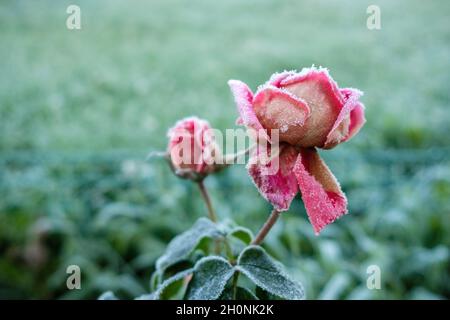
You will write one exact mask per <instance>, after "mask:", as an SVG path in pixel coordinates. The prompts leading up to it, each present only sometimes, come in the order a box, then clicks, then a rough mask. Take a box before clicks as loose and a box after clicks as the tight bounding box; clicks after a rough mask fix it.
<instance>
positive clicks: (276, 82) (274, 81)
mask: <svg viewBox="0 0 450 320" xmlns="http://www.w3.org/2000/svg"><path fill="white" fill-rule="evenodd" d="M293 75H295V71H284V72H280V73H274V74H273V75H272V76H271V77H270V79H269V81H267V83H266V85H272V86H274V87H277V88H279V87H280V84H281V81H283V80H284V79H286V78H287V77H290V76H293Z"/></svg>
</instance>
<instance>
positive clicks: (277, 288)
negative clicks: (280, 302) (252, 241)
mask: <svg viewBox="0 0 450 320" xmlns="http://www.w3.org/2000/svg"><path fill="white" fill-rule="evenodd" d="M236 269H237V270H239V271H240V272H242V273H243V274H244V275H245V276H247V277H248V278H249V279H250V280H252V281H253V282H254V283H255V284H256V285H257V286H259V287H261V288H263V289H264V290H266V291H268V292H270V293H272V294H274V295H277V296H279V297H281V298H284V299H289V300H299V299H303V298H304V296H305V293H304V290H303V287H302V285H301V284H300V283H298V282H295V281H293V280H292V279H291V278H290V277H289V276H288V275H287V274H286V272H285V271H284V270H283V268H282V267H281V265H280V264H279V263H277V262H276V261H274V260H273V259H272V258H271V257H270V256H269V255H268V254H267V253H266V252H265V251H264V249H263V248H261V247H258V246H250V247H247V248H246V249H245V250H244V251H242V253H241V255H240V256H239V259H238V264H237V266H236Z"/></svg>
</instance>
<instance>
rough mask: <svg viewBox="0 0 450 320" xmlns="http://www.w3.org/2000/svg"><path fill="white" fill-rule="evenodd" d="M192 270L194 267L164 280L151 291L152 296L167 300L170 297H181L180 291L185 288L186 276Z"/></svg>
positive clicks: (182, 293)
mask: <svg viewBox="0 0 450 320" xmlns="http://www.w3.org/2000/svg"><path fill="white" fill-rule="evenodd" d="M193 272H194V269H187V270H184V271H182V272H179V273H177V274H176V275H174V276H172V277H170V278H169V279H167V280H165V281H164V282H163V283H161V284H160V285H159V287H158V289H157V290H156V291H155V292H154V293H153V294H154V298H155V299H157V300H168V299H171V298H177V299H181V298H182V297H183V295H184V292H182V291H184V290H183V289H185V288H186V282H187V281H186V277H188V276H189V275H191V274H192V273H193Z"/></svg>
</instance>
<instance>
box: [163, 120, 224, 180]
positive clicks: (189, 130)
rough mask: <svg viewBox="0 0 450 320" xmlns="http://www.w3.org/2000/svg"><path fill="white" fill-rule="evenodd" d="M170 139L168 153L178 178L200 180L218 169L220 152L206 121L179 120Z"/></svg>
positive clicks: (170, 132) (171, 130)
mask: <svg viewBox="0 0 450 320" xmlns="http://www.w3.org/2000/svg"><path fill="white" fill-rule="evenodd" d="M167 136H168V138H169V145H168V147H167V152H168V155H169V158H170V163H171V166H172V168H173V170H174V172H175V173H176V174H177V175H179V176H180V177H183V178H190V179H200V178H203V177H205V176H206V175H207V174H209V173H211V172H213V171H214V170H215V169H216V165H217V163H216V157H217V156H218V152H219V150H218V148H217V145H216V143H215V140H214V135H213V133H212V128H211V127H210V125H209V123H208V122H207V121H206V120H202V119H199V118H197V117H189V118H185V119H182V120H179V121H178V122H177V123H176V124H175V126H174V127H173V128H171V129H169V131H168V134H167Z"/></svg>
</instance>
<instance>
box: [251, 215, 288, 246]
mask: <svg viewBox="0 0 450 320" xmlns="http://www.w3.org/2000/svg"><path fill="white" fill-rule="evenodd" d="M280 214H281V212H279V211H277V210H276V209H273V210H272V213H271V214H270V216H269V218H268V219H267V221H266V222H265V223H264V225H263V226H262V228H261V230H259V232H258V234H257V235H256V237H255V240H253V242H252V244H254V245H259V244H260V243H261V242H263V241H264V238H265V237H266V235H267V233H268V232H269V231H270V229H272V227H273V225H274V224H275V222H277V220H278V218H279V217H280Z"/></svg>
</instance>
